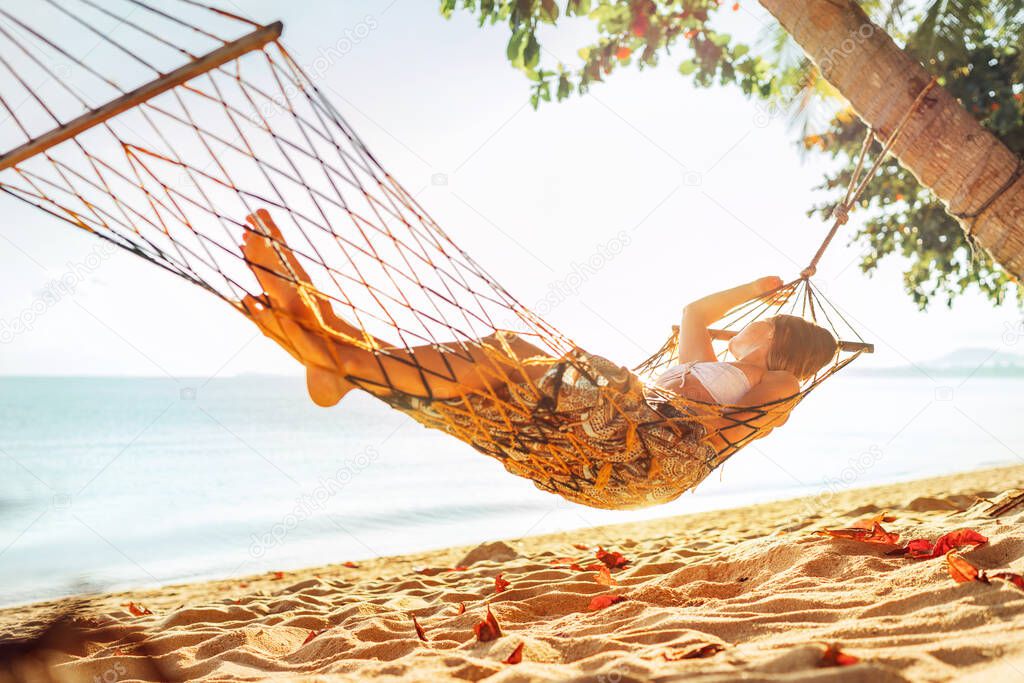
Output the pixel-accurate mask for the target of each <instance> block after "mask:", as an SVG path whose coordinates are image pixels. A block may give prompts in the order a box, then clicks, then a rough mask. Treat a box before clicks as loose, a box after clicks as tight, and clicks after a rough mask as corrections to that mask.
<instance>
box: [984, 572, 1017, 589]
mask: <svg viewBox="0 0 1024 683" xmlns="http://www.w3.org/2000/svg"><path fill="white" fill-rule="evenodd" d="M988 578H990V579H1002V580H1003V581H1009V582H1010V583H1012V584H1013V585H1014V586H1016V587H1017V588H1020V589H1021V590H1024V576H1021V575H1020V574H1016V573H1014V572H997V573H995V574H989V575H988Z"/></svg>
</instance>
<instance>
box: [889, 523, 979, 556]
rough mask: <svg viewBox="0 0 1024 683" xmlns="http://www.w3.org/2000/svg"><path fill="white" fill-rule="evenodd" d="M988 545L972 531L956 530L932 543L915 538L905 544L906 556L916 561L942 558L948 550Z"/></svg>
mask: <svg viewBox="0 0 1024 683" xmlns="http://www.w3.org/2000/svg"><path fill="white" fill-rule="evenodd" d="M984 543H988V539H987V538H986V537H984V536H982V535H981V534H979V533H978V532H977V531H975V530H974V529H957V530H956V531H950V532H949V533H948V534H943V535H942V536H939V537H938V538H937V539H935V543H932V542H931V541H929V540H928V539H924V538H917V539H914V540H913V541H910V542H909V543H907V554H908V555H910V556H911V557H913V558H915V559H918V560H926V559H931V558H933V557H942V556H943V555H945V554H946V553H948V552H949V551H950V550H959V549H960V548H966V547H972V548H974V547H977V546H979V545H982V544H984Z"/></svg>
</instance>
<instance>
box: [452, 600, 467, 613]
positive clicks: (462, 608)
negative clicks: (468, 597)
mask: <svg viewBox="0 0 1024 683" xmlns="http://www.w3.org/2000/svg"><path fill="white" fill-rule="evenodd" d="M465 613H466V603H464V602H460V603H459V606H458V607H457V608H456V609H455V614H456V615H459V614H465Z"/></svg>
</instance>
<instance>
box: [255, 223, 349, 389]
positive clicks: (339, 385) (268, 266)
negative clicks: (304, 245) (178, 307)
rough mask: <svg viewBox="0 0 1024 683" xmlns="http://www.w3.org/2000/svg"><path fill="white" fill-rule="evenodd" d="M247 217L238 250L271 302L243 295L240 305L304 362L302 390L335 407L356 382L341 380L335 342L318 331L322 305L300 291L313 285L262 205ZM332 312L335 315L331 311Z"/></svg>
mask: <svg viewBox="0 0 1024 683" xmlns="http://www.w3.org/2000/svg"><path fill="white" fill-rule="evenodd" d="M245 220H246V222H247V223H248V224H249V225H250V226H252V230H248V231H246V233H245V236H244V238H243V243H242V245H241V249H242V254H243V256H244V257H245V259H246V263H247V264H248V266H249V268H250V270H252V272H253V274H254V275H255V276H256V279H257V281H259V283H260V286H261V287H262V288H263V292H264V296H265V300H266V303H269V306H265V305H264V302H263V301H260V300H258V299H257V298H256V297H253V296H247V297H245V298H244V299H243V300H242V302H241V306H242V308H243V310H244V311H245V313H246V314H247V315H248V316H249V318H250V319H251V320H252V321H253V322H255V323H256V324H257V325H258V326H259V327H260V329H261V330H262V331H263V333H264V334H265V335H266V336H268V337H270V338H271V339H274V340H275V341H276V342H277V343H278V344H280V345H281V346H282V347H283V348H284V349H285V350H286V351H288V352H289V353H290V354H291V355H292V356H293V357H294V358H295V359H296V360H298V361H299V362H300V363H302V364H303V365H305V366H306V388H307V390H308V391H309V395H310V398H312V399H313V402H314V403H316V404H317V405H320V406H325V407H326V406H333V405H335V404H336V403H338V401H340V400H341V399H342V398H343V397H344V396H345V394H347V393H348V392H349V391H351V390H352V389H354V388H355V385H353V384H352V383H351V382H348V381H346V380H345V379H344V374H345V370H344V366H345V363H344V361H343V359H341V358H339V357H338V349H339V346H338V345H337V344H332V343H330V342H328V341H327V340H326V339H325V335H323V334H320V333H318V332H317V330H318V329H322V327H323V318H324V317H325V311H324V310H323V308H324V306H325V305H326V304H325V303H322V302H318V303H314V304H312V305H316V306H318V307H319V310H318V311H317V312H314V311H313V310H312V308H311V307H310V306H311V304H310V298H311V297H309V296H304V295H303V288H304V287H309V288H310V289H312V282H311V281H310V280H309V275H308V274H307V273H306V271H305V270H304V269H303V268H302V266H301V265H300V264H299V262H298V259H297V258H296V257H295V254H294V253H292V250H291V249H290V248H289V247H288V245H287V243H286V242H285V241H284V237H283V235H282V234H281V231H280V229H279V228H278V227H277V225H276V224H275V223H274V221H273V219H272V218H271V217H270V214H269V213H268V212H267V211H266V210H263V209H260V210H259V211H257V212H256V214H250V215H249V216H246V219H245ZM317 313H320V316H318V315H317ZM330 315H331V316H332V317H333V312H331V314H330Z"/></svg>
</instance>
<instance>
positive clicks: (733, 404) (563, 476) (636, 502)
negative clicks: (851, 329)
mask: <svg viewBox="0 0 1024 683" xmlns="http://www.w3.org/2000/svg"><path fill="white" fill-rule="evenodd" d="M246 221H247V223H248V224H249V226H250V227H251V230H249V231H246V233H245V237H244V243H243V244H242V252H243V254H244V256H245V258H246V261H247V263H248V264H249V267H250V268H251V269H252V271H253V273H254V274H255V276H256V278H257V279H258V281H259V283H260V285H261V287H262V288H263V290H264V296H263V299H262V300H257V299H256V298H254V297H251V296H250V297H246V299H244V300H243V301H242V302H241V307H242V309H243V310H244V312H245V313H246V314H247V315H248V316H249V317H250V318H251V319H252V320H253V321H254V322H255V323H256V324H257V325H258V326H259V327H260V329H261V330H262V331H263V333H264V334H265V335H267V336H268V337H270V338H272V339H274V340H275V341H277V342H278V343H279V344H280V345H281V346H282V347H283V348H284V349H285V350H287V351H288V352H289V353H290V354H291V355H292V356H293V357H294V358H295V359H296V360H298V361H299V362H300V363H302V364H303V366H305V368H306V384H307V388H308V390H309V394H310V397H311V398H312V399H313V401H314V402H316V403H317V404H318V405H321V406H332V405H335V404H336V403H338V401H340V400H341V398H342V397H344V396H345V395H346V394H347V393H348V392H349V391H351V390H352V389H355V388H361V389H364V390H366V391H368V392H370V393H371V394H373V395H375V396H377V397H378V398H380V399H382V400H384V401H386V402H387V403H389V404H390V405H392V407H395V408H397V409H399V410H402V411H403V412H406V413H408V414H409V415H411V416H412V417H414V418H415V419H416V420H418V421H420V422H421V423H423V424H426V425H427V426H430V427H436V428H440V429H444V430H445V431H448V432H449V433H453V434H455V435H456V436H458V437H459V438H462V439H463V440H465V441H467V442H468V443H470V444H471V445H473V446H474V447H476V448H477V449H478V450H481V451H483V452H485V453H487V454H488V455H492V456H494V457H497V458H499V459H500V460H502V462H503V463H504V464H505V466H506V468H507V469H509V470H510V471H512V472H513V473H515V474H520V475H522V476H527V477H529V478H530V479H533V480H534V482H535V483H536V484H537V485H538V486H539V487H540V488H542V489H545V490H549V491H555V492H558V493H560V494H562V495H563V496H566V497H567V498H570V499H572V500H576V501H577V502H583V503H585V504H588V505H593V506H598V507H613V508H622V507H637V506H640V505H649V504H652V503H657V502H664V501H666V500H671V499H672V498H675V497H676V496H678V495H679V494H680V493H681V492H682V491H684V490H686V489H687V488H690V487H691V486H693V485H695V484H696V483H698V482H699V481H700V480H702V479H703V478H704V477H705V476H707V474H708V473H709V472H710V471H711V470H712V469H713V468H714V467H715V466H717V464H718V463H719V462H720V460H719V458H718V457H716V454H726V455H728V454H731V452H732V451H734V450H735V448H733V446H734V445H736V444H740V445H742V444H744V443H746V442H747V441H749V440H752V439H754V438H760V437H762V436H764V435H765V434H767V433H768V432H769V431H771V429H772V428H773V427H775V426H778V425H780V424H782V423H784V422H785V421H786V419H787V418H788V413H789V410H791V409H792V406H793V405H795V401H792V402H787V401H785V399H787V398H790V397H794V396H795V395H796V394H798V392H799V390H800V382H801V381H802V380H804V379H806V378H808V377H811V376H813V375H814V374H815V373H816V372H817V371H818V370H820V369H821V368H822V367H824V366H825V365H826V364H827V363H828V362H829V361H830V360H832V358H833V356H834V355H835V353H836V341H835V339H834V338H833V336H832V335H831V333H829V332H828V330H825V329H824V328H822V327H819V326H817V325H814V324H813V323H809V322H807V321H805V320H803V319H801V318H797V317H794V316H782V315H780V316H775V317H773V318H767V319H764V320H760V321H756V322H753V323H750V324H749V325H747V326H746V327H745V328H743V330H742V331H741V332H740V333H739V334H737V335H736V336H735V337H734V338H733V339H732V340H731V341H730V343H729V349H730V352H731V354H732V356H733V357H734V358H736V361H734V362H728V363H726V362H719V361H718V360H717V359H716V357H715V353H714V350H713V349H712V345H711V337H710V335H709V333H708V326H709V325H710V324H711V323H713V322H714V321H716V320H718V319H720V318H721V317H722V316H724V315H725V314H726V313H727V312H728V311H729V310H730V309H732V308H734V307H736V306H738V305H739V304H742V303H744V302H746V301H749V300H751V299H754V298H757V297H759V296H762V295H764V294H766V293H769V292H772V291H774V290H776V289H778V288H779V287H781V285H782V281H781V280H780V279H779V278H777V277H765V278H761V279H759V280H755V281H754V282H751V283H748V284H745V285H741V286H739V287H735V288H733V289H729V290H726V291H723V292H718V293H716V294H712V295H710V296H707V297H705V298H703V299H700V300H698V301H695V302H694V303H692V304H690V305H688V306H687V307H686V308H685V309H684V311H683V318H682V322H681V324H680V327H679V346H678V348H679V354H678V364H677V365H675V366H673V367H672V368H670V369H669V370H668V371H666V372H664V373H663V374H662V375H661V376H660V377H659V378H657V380H656V381H655V386H654V387H645V386H643V384H642V383H641V382H640V381H639V380H638V379H637V378H636V377H635V376H634V375H632V373H630V372H629V371H628V370H626V369H624V368H619V367H617V366H615V365H614V364H612V363H611V362H610V361H607V360H606V359H604V358H601V357H599V356H593V355H590V354H587V353H585V352H583V351H577V352H574V353H572V354H568V355H567V356H566V357H563V358H554V357H552V356H551V355H550V354H547V353H545V352H544V351H543V350H541V349H539V348H537V347H536V346H534V345H532V344H530V343H528V342H527V341H525V340H523V339H521V338H520V337H518V336H516V335H514V334H511V333H502V332H498V333H496V334H494V335H491V336H489V337H485V338H482V339H480V340H477V341H476V342H472V343H460V342H452V343H449V344H443V345H438V346H432V345H431V346H418V347H413V348H404V347H395V346H393V345H390V344H388V343H386V342H384V341H382V340H379V339H377V338H374V337H372V336H370V335H369V334H368V333H367V332H365V331H364V330H362V329H360V328H358V327H356V326H355V325H353V324H351V323H350V322H348V321H346V320H344V319H343V318H341V317H339V316H337V315H336V314H335V312H334V310H333V308H332V306H331V305H330V303H329V302H327V301H325V300H324V299H323V298H321V297H317V296H316V295H314V294H313V292H315V291H316V290H315V288H314V286H313V284H312V282H311V281H310V278H309V275H308V274H307V273H306V272H305V270H304V269H303V268H302V266H301V264H300V263H299V261H298V259H297V258H296V257H295V255H294V254H293V253H292V251H291V249H290V248H289V247H288V245H287V244H286V243H285V241H284V238H283V236H282V234H281V232H280V230H279V229H278V227H277V226H276V225H275V224H274V221H273V219H272V218H271V216H270V214H269V213H268V212H266V211H264V210H260V211H258V212H257V213H256V214H255V215H250V216H248V217H247V218H246ZM265 304H269V305H265ZM676 399H683V400H676ZM772 403H774V404H775V406H776V407H775V409H773V410H770V411H765V410H763V409H760V408H755V407H761V406H764V405H765V404H772ZM655 469H656V470H657V471H656V472H655V471H653V470H655Z"/></svg>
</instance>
